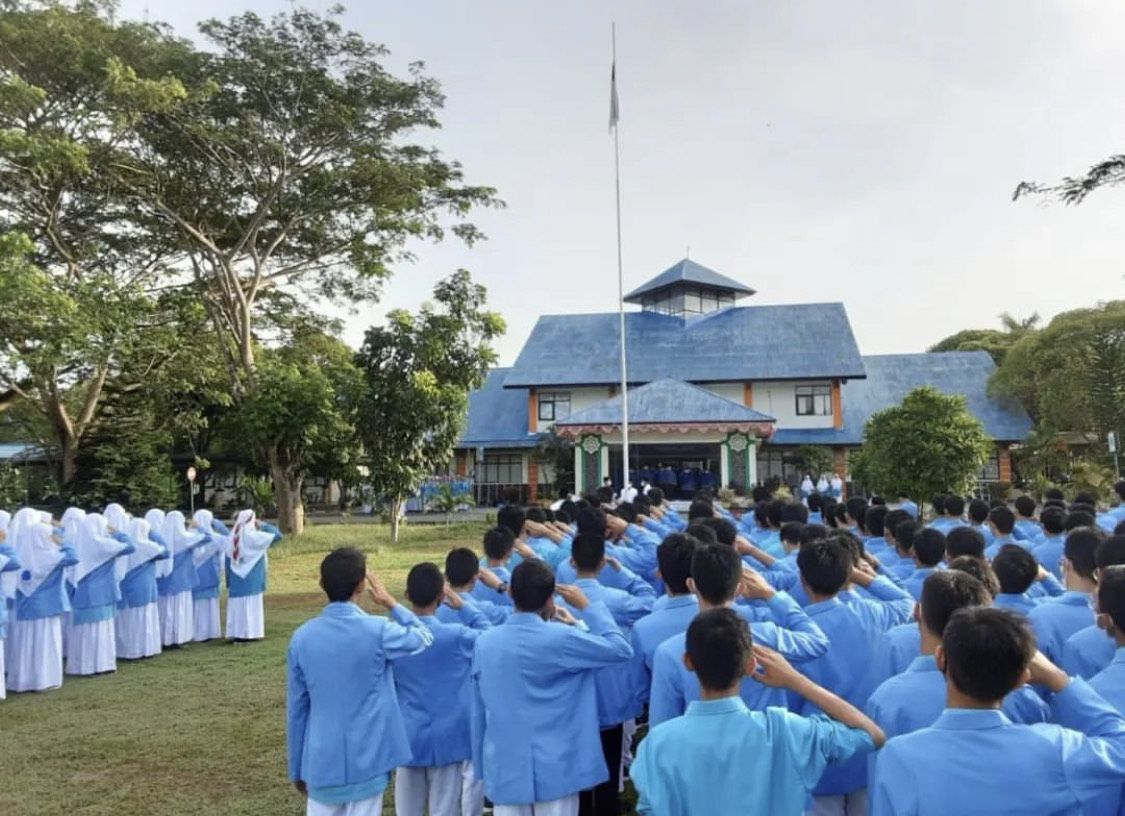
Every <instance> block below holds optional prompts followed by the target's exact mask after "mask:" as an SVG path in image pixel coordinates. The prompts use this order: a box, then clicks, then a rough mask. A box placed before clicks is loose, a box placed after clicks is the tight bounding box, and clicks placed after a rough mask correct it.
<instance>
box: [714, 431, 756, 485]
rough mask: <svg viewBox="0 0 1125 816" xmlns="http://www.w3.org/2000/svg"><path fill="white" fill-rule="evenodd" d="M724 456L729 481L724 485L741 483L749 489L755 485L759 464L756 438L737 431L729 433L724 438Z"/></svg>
mask: <svg viewBox="0 0 1125 816" xmlns="http://www.w3.org/2000/svg"><path fill="white" fill-rule="evenodd" d="M722 445H723V458H724V460H725V461H726V466H727V467H726V471H727V483H726V484H725V485H723V487H734V486H736V485H741V486H742V487H743V488H744V489H746V490H749V489H750V488H751V487H753V485H754V476H755V471H756V470H757V468H756V467H755V465H756V464H757V463H756V462H755V461H754V457H755V456H756V451H755V449H754V439H753V437H750V436H748V435H747V434H744V433H739V432H737V431H735V432H732V433H729V434H727V438H726V439H724V440H723V443H722Z"/></svg>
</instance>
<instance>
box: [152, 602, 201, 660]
mask: <svg viewBox="0 0 1125 816" xmlns="http://www.w3.org/2000/svg"><path fill="white" fill-rule="evenodd" d="M158 603H159V604H160V642H161V643H163V644H164V646H165V648H167V647H168V646H182V645H183V644H185V643H190V642H191V639H192V637H193V635H194V634H195V610H194V609H193V608H192V599H191V590H190V589H188V590H185V591H183V592H177V593H176V594H175V595H161V596H160V600H159V601H158Z"/></svg>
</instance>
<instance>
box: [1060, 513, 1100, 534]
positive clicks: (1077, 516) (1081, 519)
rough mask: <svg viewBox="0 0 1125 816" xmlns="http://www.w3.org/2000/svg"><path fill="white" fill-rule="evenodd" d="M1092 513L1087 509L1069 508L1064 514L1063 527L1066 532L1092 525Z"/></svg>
mask: <svg viewBox="0 0 1125 816" xmlns="http://www.w3.org/2000/svg"><path fill="white" fill-rule="evenodd" d="M1093 526H1094V514H1093V513H1091V512H1089V511H1088V510H1071V511H1070V512H1069V513H1067V514H1066V523H1065V524H1063V527H1064V528H1065V529H1066V530H1067V532H1069V531H1071V530H1077V529H1078V528H1079V527H1093Z"/></svg>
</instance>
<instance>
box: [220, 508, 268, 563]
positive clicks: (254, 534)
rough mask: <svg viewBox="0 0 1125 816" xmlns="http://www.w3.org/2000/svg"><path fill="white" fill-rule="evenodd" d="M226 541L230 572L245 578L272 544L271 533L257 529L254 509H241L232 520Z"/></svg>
mask: <svg viewBox="0 0 1125 816" xmlns="http://www.w3.org/2000/svg"><path fill="white" fill-rule="evenodd" d="M228 542H229V543H228V544H227V550H226V553H227V557H229V558H230V569H231V572H233V573H234V574H235V575H237V576H238V577H239V578H245V577H246V576H247V575H249V574H250V570H252V569H254V567H255V566H257V564H258V562H259V561H261V560H262V558H264V557H265V555H266V550H268V549H269V548H270V545H271V544H273V533H266V532H262V531H261V530H259V529H258V520H257V518H255V516H254V511H253V510H243V511H242V512H241V513H239V514H238V518H237V519H236V520H235V522H234V530H232V531H231V535H230V538H229V539H228Z"/></svg>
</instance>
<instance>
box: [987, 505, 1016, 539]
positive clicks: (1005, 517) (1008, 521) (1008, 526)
mask: <svg viewBox="0 0 1125 816" xmlns="http://www.w3.org/2000/svg"><path fill="white" fill-rule="evenodd" d="M988 520H989V521H991V522H992V525H993V526H994V527H995V528H996V532H998V533H1000V535H1010V534H1011V532H1012V530H1014V529H1015V527H1016V514H1015V513H1013V512H1012V511H1011V510H1009V509H1008V508H1007V507H993V508H992V509H991V510H989V511H988Z"/></svg>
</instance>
